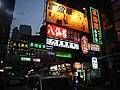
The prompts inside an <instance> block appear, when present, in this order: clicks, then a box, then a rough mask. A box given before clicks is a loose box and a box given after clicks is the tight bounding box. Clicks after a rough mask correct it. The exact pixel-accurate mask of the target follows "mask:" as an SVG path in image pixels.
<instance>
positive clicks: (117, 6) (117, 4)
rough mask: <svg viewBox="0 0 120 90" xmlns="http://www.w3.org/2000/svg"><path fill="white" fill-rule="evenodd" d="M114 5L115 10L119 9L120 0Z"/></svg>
mask: <svg viewBox="0 0 120 90" xmlns="http://www.w3.org/2000/svg"><path fill="white" fill-rule="evenodd" d="M112 7H113V11H115V10H116V9H118V8H119V7H120V0H118V1H117V2H115V3H113V4H112Z"/></svg>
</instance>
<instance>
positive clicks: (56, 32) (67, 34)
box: [47, 24, 80, 42]
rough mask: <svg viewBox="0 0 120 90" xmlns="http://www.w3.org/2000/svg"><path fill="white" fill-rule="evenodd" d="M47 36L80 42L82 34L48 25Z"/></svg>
mask: <svg viewBox="0 0 120 90" xmlns="http://www.w3.org/2000/svg"><path fill="white" fill-rule="evenodd" d="M47 36H50V37H54V38H60V39H64V40H71V41H74V42H80V32H77V31H73V30H71V29H66V28H63V27H60V26H56V25H52V24H48V25H47Z"/></svg>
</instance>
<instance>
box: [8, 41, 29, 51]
mask: <svg viewBox="0 0 120 90" xmlns="http://www.w3.org/2000/svg"><path fill="white" fill-rule="evenodd" d="M28 48H29V42H28V41H24V40H11V39H9V40H8V47H7V49H9V50H14V51H28Z"/></svg>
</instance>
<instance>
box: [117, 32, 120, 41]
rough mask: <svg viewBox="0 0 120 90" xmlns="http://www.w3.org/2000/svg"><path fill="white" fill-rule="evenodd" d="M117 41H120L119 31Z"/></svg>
mask: <svg viewBox="0 0 120 90" xmlns="http://www.w3.org/2000/svg"><path fill="white" fill-rule="evenodd" d="M117 37H118V41H120V32H118V33H117Z"/></svg>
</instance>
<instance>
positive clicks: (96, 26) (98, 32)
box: [90, 7, 102, 44]
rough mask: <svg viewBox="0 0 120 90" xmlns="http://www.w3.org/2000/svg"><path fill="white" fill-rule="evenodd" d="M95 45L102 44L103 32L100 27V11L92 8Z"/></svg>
mask: <svg viewBox="0 0 120 90" xmlns="http://www.w3.org/2000/svg"><path fill="white" fill-rule="evenodd" d="M90 15H91V24H92V34H93V43H96V44H102V32H101V25H100V17H99V11H98V10H97V9H94V8H92V7H90Z"/></svg>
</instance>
